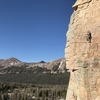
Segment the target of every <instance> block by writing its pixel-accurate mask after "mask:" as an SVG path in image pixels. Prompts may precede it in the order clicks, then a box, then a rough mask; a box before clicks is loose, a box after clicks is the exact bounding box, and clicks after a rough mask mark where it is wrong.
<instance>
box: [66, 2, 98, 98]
mask: <svg viewBox="0 0 100 100" xmlns="http://www.w3.org/2000/svg"><path fill="white" fill-rule="evenodd" d="M72 7H73V9H74V12H73V14H72V16H71V19H70V24H69V29H68V32H67V44H66V49H65V58H66V67H67V68H68V69H69V70H70V75H71V76H70V82H69V87H68V92H67V96H66V100H100V35H99V33H100V0H77V1H76V3H75V4H74V5H73V6H72ZM88 31H89V32H91V34H92V39H91V43H89V41H87V39H86V37H87V32H88Z"/></svg>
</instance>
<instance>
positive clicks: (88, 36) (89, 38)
mask: <svg viewBox="0 0 100 100" xmlns="http://www.w3.org/2000/svg"><path fill="white" fill-rule="evenodd" d="M86 39H87V41H89V43H91V39H92V36H91V32H90V31H88V34H87V36H86Z"/></svg>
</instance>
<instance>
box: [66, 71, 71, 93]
mask: <svg viewBox="0 0 100 100" xmlns="http://www.w3.org/2000/svg"><path fill="white" fill-rule="evenodd" d="M69 80H70V72H68V76H67V90H68V86H69ZM67 90H66V93H67Z"/></svg>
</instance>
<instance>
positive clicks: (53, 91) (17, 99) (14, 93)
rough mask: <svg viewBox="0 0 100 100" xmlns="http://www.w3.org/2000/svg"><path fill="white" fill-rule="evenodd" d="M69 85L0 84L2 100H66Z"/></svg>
mask: <svg viewBox="0 0 100 100" xmlns="http://www.w3.org/2000/svg"><path fill="white" fill-rule="evenodd" d="M66 92H67V85H55V86H54V85H35V84H19V83H4V82H0V100H59V99H61V98H63V99H65V97H66Z"/></svg>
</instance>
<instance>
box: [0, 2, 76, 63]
mask: <svg viewBox="0 0 100 100" xmlns="http://www.w3.org/2000/svg"><path fill="white" fill-rule="evenodd" d="M75 1H76V0H69V1H68V0H0V59H7V58H10V57H15V58H18V59H19V60H21V61H24V62H39V61H41V60H44V61H46V62H48V61H52V60H56V59H60V58H64V49H65V44H66V32H67V30H68V24H69V20H70V16H71V14H72V12H73V9H72V5H73V4H74V3H75Z"/></svg>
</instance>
